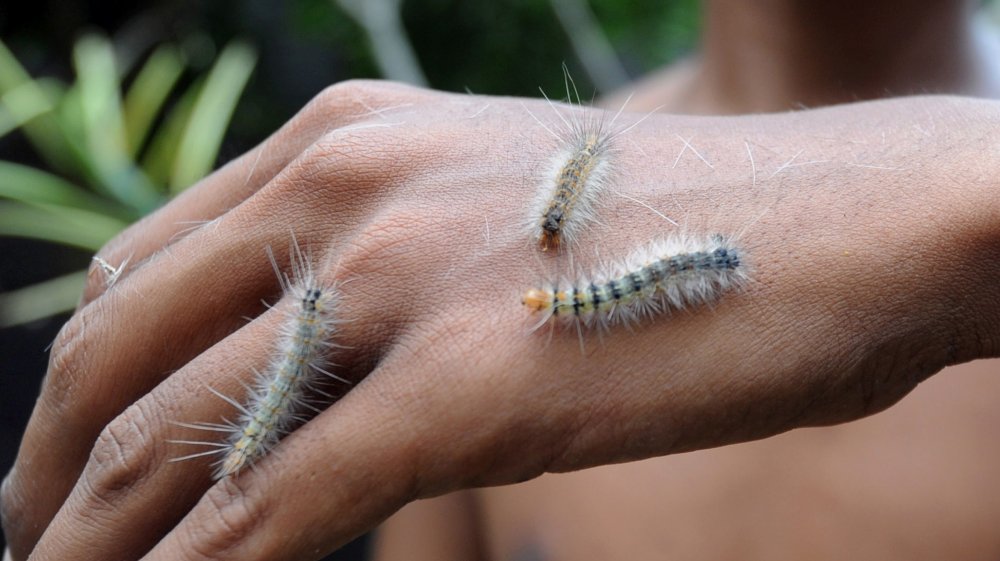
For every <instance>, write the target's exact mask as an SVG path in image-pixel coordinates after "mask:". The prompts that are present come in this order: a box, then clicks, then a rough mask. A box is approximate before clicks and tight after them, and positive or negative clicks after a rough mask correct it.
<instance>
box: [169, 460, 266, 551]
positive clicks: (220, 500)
mask: <svg viewBox="0 0 1000 561" xmlns="http://www.w3.org/2000/svg"><path fill="white" fill-rule="evenodd" d="M241 481H242V480H241V478H238V477H227V478H224V479H223V480H222V481H220V482H219V483H218V484H216V485H215V486H214V487H212V488H211V489H209V490H208V492H206V493H205V497H204V500H203V501H202V502H201V504H199V507H198V510H199V511H200V512H199V515H200V519H201V523H200V524H196V525H191V526H189V528H190V532H192V535H189V538H190V539H189V540H188V543H189V544H191V546H190V547H191V552H190V555H189V557H190V558H191V559H199V560H200V559H206V560H207V559H225V558H228V557H230V556H231V555H228V554H230V553H233V552H234V551H236V550H237V549H238V548H239V546H240V545H241V544H243V543H244V541H245V540H246V539H247V537H248V536H251V535H253V533H254V532H255V531H256V530H257V528H259V527H260V526H261V524H263V522H264V521H265V519H266V518H267V514H268V507H267V503H266V500H265V497H264V496H263V495H262V494H260V493H254V492H253V490H252V488H251V487H249V486H247V485H245V484H244V483H242V482H241Z"/></svg>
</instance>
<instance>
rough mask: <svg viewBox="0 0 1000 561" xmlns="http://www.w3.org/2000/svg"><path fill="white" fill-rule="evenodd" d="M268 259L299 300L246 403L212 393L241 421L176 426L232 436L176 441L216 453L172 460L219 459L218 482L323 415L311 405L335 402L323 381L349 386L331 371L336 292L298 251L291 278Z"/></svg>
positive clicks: (288, 292) (286, 288) (289, 292)
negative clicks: (320, 398)
mask: <svg viewBox="0 0 1000 561" xmlns="http://www.w3.org/2000/svg"><path fill="white" fill-rule="evenodd" d="M268 256H269V257H270V259H271V264H272V265H273V266H274V268H275V272H276V273H277V274H278V278H279V281H280V282H281V286H282V289H283V291H284V294H285V295H286V296H289V297H290V298H291V299H292V300H293V301H294V305H293V306H289V309H288V311H287V313H286V314H287V316H286V318H285V320H284V322H283V323H282V326H281V329H280V332H279V335H278V337H277V341H276V344H275V345H274V348H273V351H272V355H271V358H270V361H269V363H268V366H267V368H265V369H264V370H262V371H260V372H256V382H255V383H254V384H253V386H252V387H249V388H247V389H248V397H247V398H246V403H245V404H241V403H239V402H238V401H236V400H234V399H232V398H230V397H228V396H225V395H223V394H221V393H219V392H218V391H216V390H211V391H212V393H214V394H215V395H217V396H219V397H220V398H222V399H223V400H225V401H226V402H227V403H229V404H230V405H232V406H233V407H235V408H236V409H237V410H238V411H239V418H238V420H237V421H235V422H233V421H229V420H227V419H223V421H224V423H175V424H177V425H179V426H183V427H187V428H193V429H198V430H206V431H212V432H218V433H223V434H226V435H228V436H227V437H226V439H225V441H224V442H201V441H191V440H173V441H171V442H174V443H179V444H194V445H200V446H208V447H210V448H212V449H211V450H208V451H205V452H199V453H195V454H190V455H188V456H184V457H181V458H175V459H173V460H171V461H181V460H187V459H191V458H197V457H201V456H209V455H218V456H219V460H218V461H217V462H216V463H215V467H216V470H215V473H214V475H213V477H214V478H215V479H221V478H223V477H226V476H228V475H234V474H237V473H239V472H240V471H241V470H242V469H244V468H245V467H247V466H250V465H252V464H253V462H254V461H256V460H258V459H259V458H261V457H262V456H264V455H265V454H267V453H268V452H269V451H270V450H271V449H272V448H274V446H275V445H276V444H277V443H278V441H279V440H280V439H281V438H282V437H284V436H285V435H286V434H288V433H289V432H291V431H292V430H293V429H294V428H295V427H296V426H298V425H300V424H301V423H303V422H305V421H306V420H307V417H308V413H309V412H313V413H318V412H319V410H318V409H317V408H316V407H315V406H313V405H312V404H311V403H310V397H311V396H313V395H314V394H320V395H324V396H327V397H331V396H330V395H329V394H327V393H325V392H323V391H322V390H321V389H320V388H319V387H318V386H319V383H320V382H321V381H322V380H323V378H331V379H334V380H336V381H339V382H344V383H347V380H344V379H343V378H341V377H339V376H337V375H335V374H333V373H331V372H329V371H328V370H327V368H328V367H329V366H330V362H329V359H328V355H329V354H330V351H331V350H332V349H333V348H334V347H337V345H336V344H335V343H334V342H333V339H334V337H335V336H336V332H337V325H338V323H339V320H338V319H337V311H336V306H337V302H338V300H339V293H338V290H337V287H336V286H335V285H329V284H324V283H321V282H319V281H318V280H317V279H316V277H315V275H314V274H313V271H312V269H311V267H310V265H309V264H308V262H307V260H306V259H305V258H303V256H302V254H301V252H300V251H299V250H298V248H297V246H296V247H295V248H294V251H293V259H292V266H293V269H294V274H293V275H292V278H291V279H290V278H289V277H288V276H287V275H285V274H283V273H281V272H280V271H279V270H278V266H277V263H276V261H275V259H274V256H273V254H272V253H271V252H270V250H268Z"/></svg>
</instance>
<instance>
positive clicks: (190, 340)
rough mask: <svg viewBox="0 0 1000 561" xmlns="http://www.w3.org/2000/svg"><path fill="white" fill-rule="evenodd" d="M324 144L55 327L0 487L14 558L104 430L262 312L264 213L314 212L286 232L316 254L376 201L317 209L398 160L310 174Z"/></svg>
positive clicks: (370, 183)
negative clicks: (38, 390) (37, 391)
mask: <svg viewBox="0 0 1000 561" xmlns="http://www.w3.org/2000/svg"><path fill="white" fill-rule="evenodd" d="M331 142H334V143H336V142H339V141H338V140H336V139H333V140H332V141H331ZM368 142H371V140H369V141H368ZM311 150H312V151H316V152H317V153H318V154H313V153H311V152H310V151H311ZM330 150H333V153H337V151H336V149H335V148H331V147H329V146H325V145H319V146H316V147H314V148H311V149H310V150H307V152H306V153H304V154H303V155H302V156H301V157H300V159H299V160H297V161H296V162H301V164H296V162H293V163H292V164H290V165H289V166H288V169H286V170H285V172H283V173H282V174H279V176H278V177H276V178H275V179H274V180H273V181H272V182H271V184H270V185H269V186H268V187H267V188H265V189H263V190H262V191H261V192H259V193H258V194H257V195H255V196H254V197H251V198H250V199H248V200H247V201H244V202H243V203H242V204H241V205H239V206H238V207H237V208H236V209H233V210H232V211H231V212H229V213H227V214H226V215H224V216H223V217H221V218H220V219H219V223H218V228H217V229H211V230H204V231H199V232H197V233H195V234H192V235H191V236H189V237H187V238H184V239H183V240H180V241H178V242H177V243H176V244H174V246H172V248H171V250H170V251H169V252H163V253H161V254H158V255H157V256H155V258H154V259H152V260H150V261H148V262H147V263H145V264H144V265H143V266H142V267H139V268H138V269H137V270H136V271H135V272H134V273H133V274H132V275H131V276H130V277H128V278H126V279H123V281H122V282H121V283H120V284H119V285H118V286H116V287H115V289H114V290H112V291H110V292H109V293H108V294H106V295H105V296H104V297H103V298H100V299H98V300H96V301H94V302H92V303H91V304H90V305H88V306H87V307H85V308H84V309H83V310H81V311H80V312H79V313H78V314H76V315H75V316H74V317H73V318H72V319H71V320H70V322H69V323H68V324H67V325H66V327H64V328H63V330H62V331H61V333H60V336H59V338H58V340H57V342H56V344H55V345H54V346H53V351H52V356H51V358H50V365H49V372H48V374H47V376H46V381H45V384H44V385H43V388H42V395H41V396H40V398H39V401H38V404H37V405H36V408H35V411H34V413H33V415H32V419H31V420H30V421H29V424H28V428H27V429H26V431H25V436H24V439H23V441H22V444H21V448H20V450H19V454H18V459H17V461H16V462H15V466H14V468H13V469H12V471H11V473H10V474H9V475H8V482H7V483H8V484H7V485H5V487H4V494H3V507H4V510H5V517H4V520H5V524H6V528H5V531H6V532H7V536H8V539H9V541H10V543H11V545H12V548H13V552H14V554H15V555H16V556H17V555H21V554H22V553H23V554H24V555H26V554H27V553H28V552H29V551H30V550H31V548H32V547H33V545H34V544H35V542H36V541H37V539H38V537H39V536H40V535H41V533H42V531H43V530H44V529H45V527H46V525H47V524H48V522H49V521H50V520H51V518H52V517H53V516H54V515H55V513H56V511H58V509H59V506H60V505H61V503H62V501H63V500H64V499H65V497H66V496H67V495H68V493H69V492H70V490H71V488H72V486H73V483H74V482H75V481H76V480H77V477H78V476H79V474H80V472H81V470H82V469H83V466H84V464H85V463H86V460H87V455H88V453H89V451H90V449H91V447H92V445H93V443H94V441H95V440H96V438H97V436H98V434H99V433H100V432H101V429H102V428H104V427H105V426H106V425H107V424H108V423H109V422H110V421H111V420H112V419H114V418H115V417H116V416H117V415H119V414H120V413H121V412H122V411H123V410H124V409H125V407H126V406H127V405H128V404H130V403H133V402H134V401H135V400H137V399H139V398H140V397H141V396H142V395H144V394H145V393H146V392H148V391H149V390H150V389H152V388H153V387H154V386H155V385H156V384H157V383H159V382H160V381H161V380H162V379H163V378H165V377H166V374H167V373H168V372H169V371H171V370H174V369H177V368H180V367H181V366H183V365H184V364H185V363H187V362H188V361H189V360H191V359H193V358H194V357H195V356H197V355H198V354H200V353H202V352H203V351H204V350H205V349H207V348H208V347H210V346H211V345H212V344H214V343H215V342H217V341H218V340H220V339H221V338H223V337H224V336H226V335H228V334H229V333H231V332H233V331H234V330H235V329H236V328H238V327H239V326H240V324H241V323H242V321H243V320H242V319H241V318H242V317H243V316H248V315H249V316H253V315H256V314H257V313H259V312H260V304H259V302H260V300H261V299H262V298H265V297H268V296H271V295H274V294H275V292H276V291H277V288H278V287H277V285H278V283H277V280H276V279H275V277H274V275H273V273H272V271H271V267H270V265H269V263H268V262H267V260H266V258H265V257H264V251H263V250H264V248H266V247H268V246H271V247H273V248H274V251H275V253H276V255H277V257H278V259H279V262H282V261H284V262H287V252H288V239H289V230H290V229H293V228H292V227H291V226H290V225H289V224H287V223H283V222H282V221H279V220H262V219H261V217H268V216H271V215H274V214H275V209H280V210H281V212H282V215H284V216H289V217H294V218H295V219H296V221H300V222H304V223H310V220H309V217H312V218H313V219H314V220H312V222H317V221H318V222H319V223H320V224H322V225H323V228H324V229H331V228H335V230H334V232H333V234H336V235H331V233H329V232H321V231H318V230H317V231H314V229H310V228H307V227H304V226H301V225H300V226H299V227H298V228H294V229H295V230H296V231H297V232H299V234H298V235H299V236H300V238H299V239H300V241H302V242H303V243H305V244H306V245H307V246H309V247H312V248H314V249H318V250H320V251H322V249H323V248H324V247H325V246H326V245H329V244H331V243H332V244H341V243H342V239H343V236H344V235H346V233H348V232H351V231H352V229H353V228H355V227H356V225H355V224H352V223H351V221H349V220H347V219H339V218H338V217H339V215H340V214H344V216H346V217H350V216H358V215H364V212H362V211H361V210H360V209H362V208H364V207H366V206H369V207H370V206H372V205H375V204H377V198H376V197H370V196H368V197H351V198H347V199H345V200H344V201H343V203H342V206H343V208H342V209H339V210H340V212H338V213H330V212H327V209H326V208H325V207H317V204H316V200H317V196H320V197H325V196H326V195H327V194H330V195H333V196H332V197H331V200H337V201H340V198H338V197H336V190H337V189H341V190H342V191H343V190H345V189H348V188H366V189H370V188H373V187H376V186H377V185H379V184H380V182H381V181H382V180H381V179H380V178H381V177H382V176H381V174H383V173H395V172H396V171H398V170H396V169H395V167H394V166H396V165H399V166H405V165H406V163H405V162H403V161H400V162H396V163H394V164H392V165H389V164H386V163H385V162H381V161H377V160H372V161H367V162H365V165H360V164H358V165H355V164H351V163H347V164H344V165H343V166H342V167H338V166H327V167H329V170H328V171H327V172H325V173H322V174H315V173H313V171H314V170H313V169H312V168H311V167H310V166H309V165H307V164H306V163H307V162H311V161H313V160H316V159H319V158H320V155H323V154H328V152H329V151H330ZM310 174H312V175H311V176H310ZM313 187H315V189H314V188H313ZM324 190H326V191H332V193H324V192H323V191H324ZM303 230H305V231H303ZM320 234H322V237H320ZM313 236H317V239H316V240H315V243H314V240H313ZM359 251H361V250H359ZM252 256H258V257H257V258H256V259H254V258H253V257H252ZM385 336H389V334H388V333H381V334H373V335H372V337H371V341H372V343H373V344H374V343H375V342H376V341H378V338H379V337H385ZM97 373H99V375H96V374H97ZM27 466H30V472H29V471H28V468H27Z"/></svg>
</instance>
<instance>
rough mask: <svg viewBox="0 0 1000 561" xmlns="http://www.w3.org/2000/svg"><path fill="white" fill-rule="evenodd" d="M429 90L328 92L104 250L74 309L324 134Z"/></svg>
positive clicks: (380, 86)
mask: <svg viewBox="0 0 1000 561" xmlns="http://www.w3.org/2000/svg"><path fill="white" fill-rule="evenodd" d="M428 93H429V92H426V91H425V90H420V89H417V88H413V87H410V86H404V85H401V84H394V83H390V82H373V81H349V82H343V83H340V84H337V85H334V86H331V87H329V88H327V89H326V90H324V91H323V92H321V93H320V94H319V95H317V96H316V97H315V98H313V100H312V101H311V102H310V103H309V104H308V105H306V106H305V107H304V108H303V109H302V110H301V111H299V113H298V114H297V115H296V116H295V117H293V118H292V119H291V120H290V121H289V122H288V123H286V124H285V125H284V126H283V127H281V128H280V129H279V130H278V131H277V132H275V133H274V134H272V135H271V136H270V137H269V138H268V139H267V140H265V141H264V142H262V143H261V144H260V145H258V146H257V147H255V148H254V149H252V150H250V151H249V152H247V153H246V154H244V155H242V156H240V157H239V158H237V159H235V160H233V161H231V162H229V163H228V164H226V165H224V166H223V167H222V168H221V169H219V170H218V171H216V172H214V173H212V174H211V175H209V176H208V177H205V178H204V179H202V180H201V181H199V182H198V183H196V184H195V185H194V186H192V187H190V188H189V189H187V190H185V191H184V192H183V193H181V194H180V195H179V196H177V198H175V199H174V200H173V201H171V202H170V203H169V204H167V205H166V206H164V207H163V208H162V209H160V210H158V211H157V212H155V213H153V214H151V215H149V216H147V217H146V218H144V219H142V220H140V221H139V222H137V223H135V224H133V225H132V226H130V227H129V228H127V229H126V230H125V231H124V232H122V233H121V234H119V235H118V236H117V237H116V238H115V239H113V240H112V241H110V242H109V243H108V244H107V245H106V246H105V247H104V248H102V249H101V250H100V251H99V252H98V253H97V255H96V256H95V257H96V258H97V259H95V261H94V263H93V264H92V266H91V273H90V275H89V276H88V282H87V286H86V287H85V290H84V293H83V297H82V299H81V301H80V304H79V306H78V309H80V308H82V307H83V306H85V305H86V304H88V303H89V302H91V301H92V300H93V299H94V298H97V297H98V296H100V295H101V294H103V293H104V292H105V290H106V289H107V287H108V286H109V285H110V284H113V283H114V282H118V281H120V280H121V278H122V277H123V276H126V275H128V274H129V273H130V272H131V271H132V270H134V269H135V267H136V265H137V264H138V263H141V262H142V261H143V260H145V259H147V258H148V257H149V256H151V255H153V254H154V253H156V252H157V251H159V250H161V249H163V248H164V247H165V246H167V245H169V244H170V243H171V242H173V241H176V240H177V239H178V238H180V237H183V236H184V235H187V234H188V233H190V232H193V231H195V230H197V229H198V228H201V227H205V226H211V225H212V222H213V221H214V220H216V219H218V218H219V217H220V216H221V215H223V214H224V213H225V212H227V211H228V210H230V209H232V208H234V207H235V206H237V205H238V204H240V203H241V202H242V201H244V200H246V199H247V198H248V197H250V196H251V195H253V194H254V193H256V192H257V191H258V190H259V189H260V188H261V187H263V186H264V185H266V184H267V183H268V182H270V181H271V180H272V179H273V178H274V177H275V176H276V175H277V174H278V173H280V172H281V170H282V169H284V168H285V167H286V166H288V164H289V163H291V162H292V161H293V160H294V159H295V158H296V157H298V156H299V155H300V154H301V153H302V152H303V151H305V150H306V149H307V148H308V147H309V146H311V145H312V144H313V143H315V142H316V141H317V140H318V139H320V138H322V137H323V136H325V135H326V134H328V133H330V132H331V131H335V130H337V129H339V128H342V127H348V126H351V125H353V124H355V123H358V122H359V121H363V120H371V121H372V124H373V125H376V126H377V125H378V124H379V123H383V122H384V121H385V120H386V119H388V118H389V117H388V116H387V114H386V113H387V112H386V111H384V110H385V109H390V110H391V109H392V108H393V107H399V106H403V105H406V104H407V102H413V101H416V100H419V99H422V98H423V97H425V96H426V95H428ZM380 109H382V110H380ZM390 114H391V113H390Z"/></svg>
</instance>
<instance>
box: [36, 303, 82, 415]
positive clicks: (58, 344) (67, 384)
mask: <svg viewBox="0 0 1000 561" xmlns="http://www.w3.org/2000/svg"><path fill="white" fill-rule="evenodd" d="M87 317H88V310H81V311H80V312H79V313H77V314H76V315H74V316H73V317H72V318H70V320H69V321H68V322H66V324H65V325H63V327H62V329H60V330H59V334H58V335H57V336H56V339H55V342H54V343H53V344H52V351H51V353H50V354H49V366H48V372H47V373H46V375H45V385H44V388H43V389H44V391H45V392H46V394H47V395H46V397H48V398H49V402H50V403H53V404H54V405H55V406H56V407H58V408H59V409H60V410H61V411H63V412H65V411H66V410H68V409H70V408H71V406H72V405H73V404H74V403H75V400H74V399H73V398H74V395H75V394H76V393H77V392H78V390H79V388H80V384H79V382H80V380H81V378H82V377H83V372H84V371H85V370H86V368H84V367H83V363H84V362H85V360H86V358H87V346H88V343H87V338H86V331H87V329H86V324H87Z"/></svg>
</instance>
